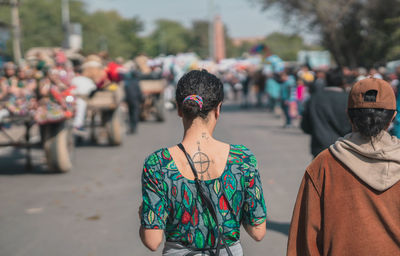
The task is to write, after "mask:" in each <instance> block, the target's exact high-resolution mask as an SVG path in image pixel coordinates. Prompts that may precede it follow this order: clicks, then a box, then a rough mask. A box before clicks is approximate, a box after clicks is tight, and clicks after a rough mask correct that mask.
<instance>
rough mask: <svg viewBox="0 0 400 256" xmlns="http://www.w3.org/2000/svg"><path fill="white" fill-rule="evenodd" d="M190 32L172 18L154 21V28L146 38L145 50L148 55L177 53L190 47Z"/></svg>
mask: <svg viewBox="0 0 400 256" xmlns="http://www.w3.org/2000/svg"><path fill="white" fill-rule="evenodd" d="M190 39H191V34H190V32H189V30H188V29H186V28H185V27H184V26H183V25H182V24H180V23H179V22H176V21H172V20H165V19H160V20H157V21H156V29H155V30H154V31H153V33H151V35H150V36H149V37H148V38H147V39H146V46H145V51H146V53H147V54H149V55H150V56H157V55H159V54H166V55H169V54H177V53H180V52H186V51H187V50H188V49H189V48H190V42H191V40H190Z"/></svg>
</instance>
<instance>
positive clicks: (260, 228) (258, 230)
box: [243, 220, 267, 242]
mask: <svg viewBox="0 0 400 256" xmlns="http://www.w3.org/2000/svg"><path fill="white" fill-rule="evenodd" d="M266 223H267V221H266V220H265V221H264V222H263V223H261V224H259V225H257V226H252V225H249V224H243V227H244V229H245V230H246V232H247V233H248V234H249V235H250V236H251V238H253V239H254V240H256V241H257V242H260V241H261V240H262V239H263V238H264V236H265V233H266V232H267V225H266Z"/></svg>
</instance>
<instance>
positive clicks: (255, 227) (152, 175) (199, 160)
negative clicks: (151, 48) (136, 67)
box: [139, 70, 266, 256]
mask: <svg viewBox="0 0 400 256" xmlns="http://www.w3.org/2000/svg"><path fill="white" fill-rule="evenodd" d="M223 99H224V91H223V84H222V83H221V81H220V80H219V79H218V78H217V77H215V76H214V75H212V74H210V73H208V72H207V71H205V70H203V71H191V72H189V73H187V74H186V75H184V76H183V77H182V78H181V79H180V80H179V82H178V85H177V90H176V100H177V104H178V115H179V116H180V117H181V118H182V122H183V127H184V134H183V140H182V142H181V143H179V144H178V145H177V146H173V147H171V148H162V149H160V150H157V151H156V152H155V153H153V154H151V155H150V156H149V157H148V158H147V159H146V160H145V163H144V169H143V174H142V194H143V204H142V207H141V210H140V213H139V214H140V217H141V227H140V237H141V239H142V242H143V243H144V244H145V245H146V246H147V247H148V248H149V249H150V250H153V251H155V250H157V248H158V247H159V245H160V243H161V242H162V240H163V234H165V238H166V242H165V246H164V250H163V255H175V256H176V255H204V253H206V254H207V255H208V254H210V255H235V256H236V255H243V252H242V247H241V244H240V241H239V238H240V225H241V223H242V224H243V226H244V228H245V230H246V231H247V232H248V233H249V235H250V236H251V237H252V238H253V239H255V240H256V241H260V240H261V239H262V238H263V237H264V235H265V232H266V207H265V202H264V197H263V190H262V184H261V180H260V176H259V172H258V167H257V160H256V158H255V156H254V155H253V154H252V153H251V151H250V150H249V149H248V148H247V147H245V146H243V145H229V144H226V143H223V142H221V141H218V140H216V139H214V138H213V131H214V129H215V126H216V124H217V121H218V119H219V116H220V113H221V112H220V111H221V105H222V101H223Z"/></svg>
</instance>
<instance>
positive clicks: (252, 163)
mask: <svg viewBox="0 0 400 256" xmlns="http://www.w3.org/2000/svg"><path fill="white" fill-rule="evenodd" d="M250 164H251V165H252V166H253V167H254V168H257V159H256V157H255V156H254V155H252V156H250Z"/></svg>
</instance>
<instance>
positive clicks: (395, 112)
mask: <svg viewBox="0 0 400 256" xmlns="http://www.w3.org/2000/svg"><path fill="white" fill-rule="evenodd" d="M396 116H397V111H394V114H393V117H392V121H391V122H393V120H394V119H395V118H396Z"/></svg>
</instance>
